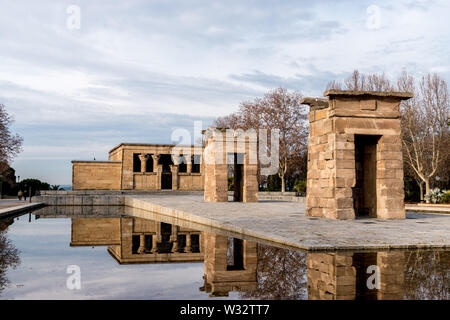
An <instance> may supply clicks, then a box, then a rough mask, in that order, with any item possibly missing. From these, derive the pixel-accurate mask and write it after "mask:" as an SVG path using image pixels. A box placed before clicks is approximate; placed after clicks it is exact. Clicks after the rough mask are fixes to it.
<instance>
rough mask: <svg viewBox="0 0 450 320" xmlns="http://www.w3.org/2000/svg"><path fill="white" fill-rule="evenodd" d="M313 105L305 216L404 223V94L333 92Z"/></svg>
mask: <svg viewBox="0 0 450 320" xmlns="http://www.w3.org/2000/svg"><path fill="white" fill-rule="evenodd" d="M324 95H325V96H326V97H328V99H320V98H304V99H303V100H302V103H303V104H307V105H309V106H310V112H309V123H310V129H309V144H308V173H307V194H306V215H308V216H315V217H322V218H328V219H354V218H355V217H371V218H380V219H404V218H405V209H404V193H403V160H402V144H401V138H400V112H399V105H400V102H401V101H402V100H404V99H409V98H411V97H412V94H410V93H403V92H373V91H342V90H330V91H326V92H325V94H324Z"/></svg>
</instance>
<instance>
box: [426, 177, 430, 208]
mask: <svg viewBox="0 0 450 320" xmlns="http://www.w3.org/2000/svg"><path fill="white" fill-rule="evenodd" d="M425 194H427V195H429V194H430V178H426V179H425ZM425 200H426V203H430V200H431V199H430V197H427V198H426V199H425Z"/></svg>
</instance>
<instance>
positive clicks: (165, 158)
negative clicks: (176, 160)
mask: <svg viewBox="0 0 450 320" xmlns="http://www.w3.org/2000/svg"><path fill="white" fill-rule="evenodd" d="M158 164H161V165H162V172H170V166H171V165H173V161H172V155H170V154H161V155H160V157H159V161H158Z"/></svg>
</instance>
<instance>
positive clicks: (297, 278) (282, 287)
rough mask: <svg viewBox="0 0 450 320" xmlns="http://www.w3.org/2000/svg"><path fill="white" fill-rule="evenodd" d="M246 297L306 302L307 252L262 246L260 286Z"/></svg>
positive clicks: (260, 254) (260, 246)
mask: <svg viewBox="0 0 450 320" xmlns="http://www.w3.org/2000/svg"><path fill="white" fill-rule="evenodd" d="M241 296H242V298H247V299H249V298H250V299H251V298H256V299H273V300H278V299H295V300H300V299H306V298H307V296H308V277H307V271H306V253H304V252H299V251H291V250H286V249H279V248H274V247H270V246H266V245H262V244H258V285H257V288H256V290H255V291H252V292H244V293H241Z"/></svg>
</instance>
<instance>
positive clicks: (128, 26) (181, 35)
mask: <svg viewBox="0 0 450 320" xmlns="http://www.w3.org/2000/svg"><path fill="white" fill-rule="evenodd" d="M78 11H79V13H80V15H79V17H80V19H78V15H77V13H78ZM449 16H450V1H448V0H403V1H395V2H394V1H377V0H371V1H346V0H342V1H314V3H313V2H312V1H302V0H296V1H282V2H281V1H266V0H254V1H245V0H236V1H231V0H230V1H225V0H222V1H212V0H203V1H188V0H172V1H164V0H155V1H152V0H127V1H110V0H95V1H92V0H91V1H88V0H71V1H65V0H58V1H56V0H52V1H50V0H40V1H31V0H28V1H25V0H15V1H10V0H9V1H8V0H0V61H1V62H0V103H3V104H4V105H5V106H6V107H7V110H8V112H9V113H10V114H12V115H13V116H14V118H15V120H16V122H15V124H14V127H13V129H14V130H15V131H16V132H18V133H20V134H21V135H22V136H23V137H24V150H23V152H22V153H21V154H20V156H19V157H17V159H16V160H15V162H14V163H13V166H14V167H15V169H16V170H17V174H18V175H20V177H21V179H22V178H31V177H36V178H40V179H42V180H45V181H48V182H49V183H52V184H70V183H71V163H70V160H72V159H93V158H94V157H95V158H96V159H97V160H101V159H106V158H107V152H108V150H109V149H111V148H112V147H113V146H115V145H117V144H119V143H120V142H145V143H168V142H171V133H172V132H173V130H174V129H176V128H186V129H188V130H193V121H195V120H201V121H203V126H204V127H206V126H208V125H209V124H210V123H211V121H212V120H213V119H214V118H216V117H217V116H219V115H225V114H228V113H230V112H233V111H235V110H236V109H237V108H238V105H239V102H240V101H243V100H249V99H252V98H254V97H257V96H261V95H262V94H264V92H266V91H267V90H269V89H272V88H275V87H278V86H283V87H287V88H288V89H292V90H298V91H301V92H303V93H304V94H305V95H322V94H323V91H324V88H325V86H326V84H327V82H329V81H331V80H333V79H342V78H344V77H346V76H348V75H349V73H351V72H352V70H353V69H355V68H358V69H359V70H360V71H363V72H385V73H386V74H388V75H389V76H391V77H395V76H397V75H398V74H399V73H400V72H401V71H402V70H403V69H406V70H408V71H409V72H410V73H412V74H414V75H416V76H418V77H419V76H421V75H423V74H425V73H427V72H438V73H439V74H440V75H441V76H442V77H443V78H445V79H446V80H447V81H449V80H450V61H449V60H450V59H449V52H450V45H449V44H450V32H449V30H450V20H449V19H448V17H449Z"/></svg>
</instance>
